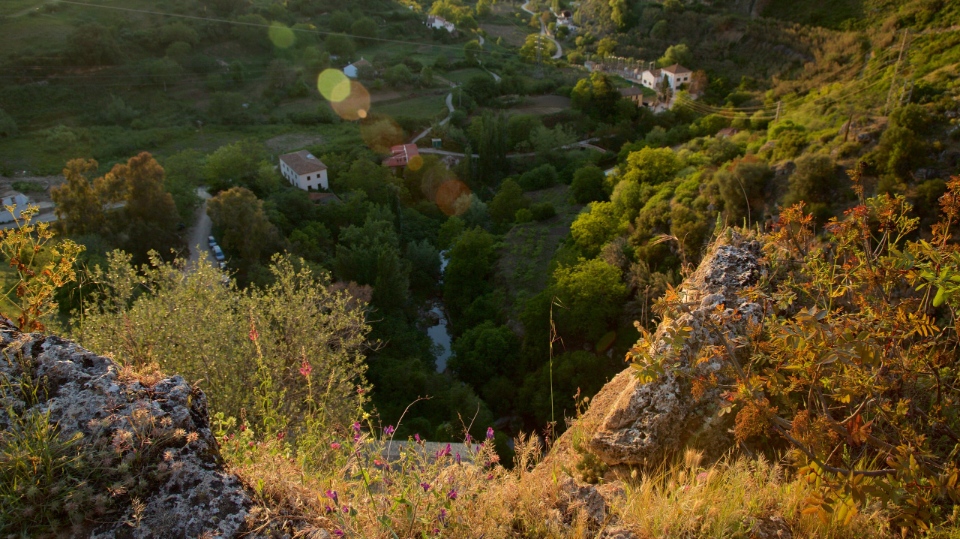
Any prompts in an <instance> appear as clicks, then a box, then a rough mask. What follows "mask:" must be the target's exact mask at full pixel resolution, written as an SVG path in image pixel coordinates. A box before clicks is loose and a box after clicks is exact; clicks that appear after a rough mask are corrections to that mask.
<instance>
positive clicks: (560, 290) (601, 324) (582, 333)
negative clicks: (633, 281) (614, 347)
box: [553, 258, 627, 342]
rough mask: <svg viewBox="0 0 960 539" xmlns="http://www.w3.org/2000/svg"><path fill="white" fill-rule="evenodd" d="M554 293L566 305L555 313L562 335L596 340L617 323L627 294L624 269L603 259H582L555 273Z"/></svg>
mask: <svg viewBox="0 0 960 539" xmlns="http://www.w3.org/2000/svg"><path fill="white" fill-rule="evenodd" d="M553 278H554V285H553V293H554V294H555V295H556V297H557V299H558V300H559V301H560V303H561V304H562V305H563V308H562V309H555V310H554V316H555V318H556V320H557V323H558V331H559V333H560V335H561V336H563V337H565V338H567V337H574V338H579V339H581V340H582V341H584V342H595V341H596V340H597V339H599V338H600V337H601V336H602V335H603V334H604V333H606V332H607V331H608V330H609V329H610V326H611V325H612V324H614V323H615V322H616V319H617V316H618V315H619V314H620V308H621V306H622V305H623V300H624V299H625V298H626V295H627V288H626V286H625V285H624V284H623V282H622V280H621V278H620V270H619V269H617V268H615V267H613V266H611V265H610V264H608V263H606V262H604V261H603V260H599V259H593V260H585V259H582V258H581V259H580V260H579V261H578V262H577V263H576V264H574V265H572V266H560V267H558V268H557V269H556V270H555V271H554V272H553Z"/></svg>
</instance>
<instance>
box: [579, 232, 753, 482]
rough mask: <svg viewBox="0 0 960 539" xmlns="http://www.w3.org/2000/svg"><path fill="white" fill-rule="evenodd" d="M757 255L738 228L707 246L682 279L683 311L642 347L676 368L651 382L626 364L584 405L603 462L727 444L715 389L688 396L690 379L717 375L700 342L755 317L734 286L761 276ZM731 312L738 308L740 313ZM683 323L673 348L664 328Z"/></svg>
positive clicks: (732, 333)
mask: <svg viewBox="0 0 960 539" xmlns="http://www.w3.org/2000/svg"><path fill="white" fill-rule="evenodd" d="M760 258H761V252H760V244H759V243H758V242H756V241H750V240H747V239H745V238H742V237H740V236H739V235H732V236H730V237H729V238H727V239H725V240H724V241H721V242H718V243H717V244H715V245H714V246H713V247H712V248H711V250H710V252H709V253H708V255H707V257H706V258H705V259H704V260H703V262H702V263H701V264H700V267H699V268H698V269H697V271H696V272H694V274H693V275H692V276H691V277H690V278H689V279H688V280H687V281H686V282H685V283H684V285H683V288H682V298H683V303H684V305H685V306H687V310H686V312H684V313H683V314H681V315H680V316H678V317H677V318H676V320H672V321H667V322H664V323H662V324H661V325H660V327H659V328H658V329H657V332H656V333H655V334H654V336H653V339H652V344H650V347H649V350H648V353H649V354H650V355H654V356H656V355H659V356H665V355H668V356H670V357H674V358H675V360H674V361H675V365H676V366H675V368H673V369H670V370H669V371H668V372H667V374H666V375H664V376H661V377H660V378H659V379H658V380H655V381H653V382H650V383H643V382H641V381H639V380H638V378H637V377H636V376H635V375H634V373H633V372H631V370H630V369H628V370H627V371H624V372H623V373H621V374H620V375H619V376H617V378H616V379H614V380H613V381H611V382H610V383H609V384H608V385H607V386H606V387H604V389H602V390H601V392H600V393H601V394H600V395H598V396H597V397H596V398H595V399H594V401H593V404H592V406H591V410H590V412H589V413H593V414H595V415H596V416H602V417H600V420H599V421H598V424H597V428H596V429H595V430H594V431H593V432H592V434H591V435H590V438H589V440H588V442H587V446H588V448H589V449H590V451H591V452H593V453H594V454H596V455H597V456H599V457H600V459H601V460H603V461H604V462H605V463H606V464H608V465H617V464H629V465H640V466H642V465H646V464H651V465H659V464H660V462H661V460H662V458H663V457H664V456H665V455H666V454H668V453H669V452H671V451H678V450H682V449H683V448H684V447H686V446H688V445H690V442H695V443H694V444H693V445H696V446H698V447H699V448H700V449H703V450H705V451H707V452H708V453H713V454H716V453H717V450H719V451H720V452H723V451H726V449H727V448H729V447H730V444H731V441H732V440H731V438H730V436H729V433H728V432H727V431H728V427H727V426H726V425H723V424H721V423H722V422H720V421H718V420H717V419H716V416H717V414H716V412H717V404H718V401H719V390H718V389H716V388H715V387H714V388H713V389H709V390H707V391H706V392H704V393H702V394H701V395H697V396H695V395H694V392H692V391H691V387H690V380H692V379H694V378H697V377H701V376H707V377H709V376H711V375H721V373H720V371H721V367H722V365H721V361H722V360H721V359H719V358H718V357H716V356H715V357H714V358H713V359H710V360H709V361H706V362H700V363H699V364H697V362H696V361H695V360H696V359H697V357H698V356H699V355H700V352H701V350H702V349H703V348H704V347H713V346H726V344H729V343H733V342H735V340H736V337H737V336H738V335H739V334H740V332H741V331H742V330H743V327H744V325H745V321H746V320H749V319H751V318H752V319H754V320H757V319H759V316H760V313H761V309H760V307H759V306H758V305H756V304H753V303H749V302H746V301H744V300H743V299H741V298H740V297H739V295H738V293H739V292H741V291H742V290H743V289H744V288H745V287H747V286H750V285H753V284H755V283H756V282H757V280H758V279H759V278H760V276H761V272H762V268H761V264H760ZM734 314H739V315H741V317H740V318H739V321H734V319H735V318H736V317H735V316H733V315H734ZM682 327H687V328H689V331H690V333H689V335H688V336H687V337H686V338H685V339H684V340H683V341H682V343H681V344H679V346H677V347H676V348H675V347H674V345H673V344H671V338H670V335H671V333H672V331H675V329H676V328H682ZM721 376H722V375H721ZM602 403H609V406H607V407H601V406H600V405H601V404H602ZM594 408H597V409H596V410H594Z"/></svg>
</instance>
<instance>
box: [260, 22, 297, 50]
mask: <svg viewBox="0 0 960 539" xmlns="http://www.w3.org/2000/svg"><path fill="white" fill-rule="evenodd" d="M267 35H268V36H269V37H270V41H272V42H273V46H274V47H277V48H278V49H289V48H290V47H291V46H293V43H294V42H295V41H296V40H297V38H296V36H294V35H293V30H291V29H289V28H287V27H286V26H285V25H284V24H283V23H279V22H274V23H272V24H271V25H270V30H268V31H267Z"/></svg>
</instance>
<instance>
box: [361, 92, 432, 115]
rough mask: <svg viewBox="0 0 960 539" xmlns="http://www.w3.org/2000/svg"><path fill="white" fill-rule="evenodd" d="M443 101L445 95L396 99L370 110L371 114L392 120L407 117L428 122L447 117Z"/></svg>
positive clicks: (376, 104)
mask: <svg viewBox="0 0 960 539" xmlns="http://www.w3.org/2000/svg"><path fill="white" fill-rule="evenodd" d="M445 99H446V94H437V95H423V96H418V97H412V98H408V99H397V100H392V101H387V102H382V103H375V104H374V105H373V107H372V108H371V112H373V113H374V114H379V115H384V116H390V117H394V118H397V117H407V118H417V119H428V120H429V119H434V118H443V117H445V116H446V115H447V106H446V104H445V103H444V100H445Z"/></svg>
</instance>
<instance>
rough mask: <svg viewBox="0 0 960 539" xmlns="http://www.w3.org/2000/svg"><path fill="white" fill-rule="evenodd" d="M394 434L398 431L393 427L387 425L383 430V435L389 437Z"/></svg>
mask: <svg viewBox="0 0 960 539" xmlns="http://www.w3.org/2000/svg"><path fill="white" fill-rule="evenodd" d="M394 432H396V430H395V429H394V428H393V425H387V428H385V429H383V434H385V435H387V436H390V435H392V434H393V433H394Z"/></svg>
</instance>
